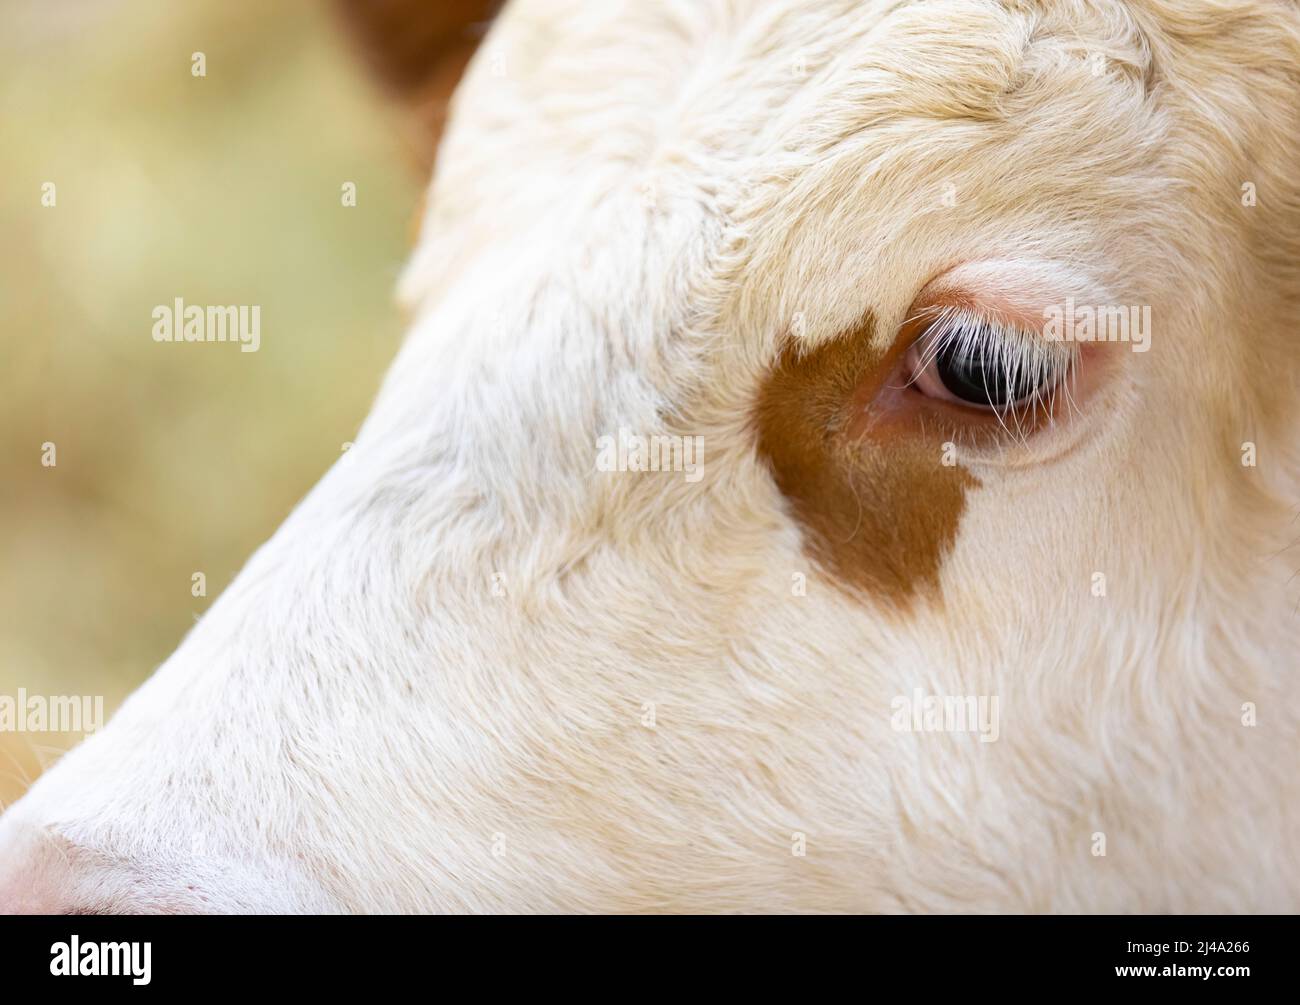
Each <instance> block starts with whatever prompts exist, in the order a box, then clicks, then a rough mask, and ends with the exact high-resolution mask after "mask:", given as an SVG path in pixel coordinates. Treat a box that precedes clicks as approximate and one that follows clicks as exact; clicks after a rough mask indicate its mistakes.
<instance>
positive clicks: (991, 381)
mask: <svg viewBox="0 0 1300 1005" xmlns="http://www.w3.org/2000/svg"><path fill="white" fill-rule="evenodd" d="M983 341H984V340H982V339H981V340H975V341H974V344H973V345H972V344H971V341H970V340H967V339H964V338H963V339H960V340H959V342H961V343H965V344H964V345H958V344H954V343H949V344H948V345H946V346H944V347H943V348H942V349H940V350H939V353H938V355H936V356H935V359H934V365H935V369H936V371H937V372H938V374H939V379H940V380H942V381H943V386H944V387H946V388H947V389H948V390H949V391H951V392H952V393H953V394H955V395H956V396H957V397H958V398H960V399H961V400H962V401H969V402H970V403H971V404H973V405H992V406H993V407H994V408H1000V407H1003V406H1006V405H1010V404H1012V403H1014V402H1017V401H1020V400H1021V399H1022V398H1028V397H1029V396H1030V395H1031V394H1033V393H1034V389H1035V388H1034V382H1033V376H1032V375H1031V374H1024V375H1023V376H1018V377H1017V379H1016V380H1015V382H1014V383H1012V384H1010V385H1009V384H1008V382H1007V375H1006V372H1005V370H1004V368H1003V364H1002V361H1001V360H999V359H998V358H997V356H998V354H997V352H996V350H995V349H994V348H993V347H992V346H988V345H984V344H982V343H983Z"/></svg>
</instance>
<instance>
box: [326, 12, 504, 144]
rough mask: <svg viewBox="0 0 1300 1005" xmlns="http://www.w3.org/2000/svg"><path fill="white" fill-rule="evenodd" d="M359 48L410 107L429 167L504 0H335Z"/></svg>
mask: <svg viewBox="0 0 1300 1005" xmlns="http://www.w3.org/2000/svg"><path fill="white" fill-rule="evenodd" d="M334 6H335V8H336V9H337V10H338V11H339V13H340V15H341V18H342V21H343V24H344V27H345V29H346V31H347V34H348V35H349V37H350V38H351V39H352V40H353V43H354V45H355V48H356V49H357V51H358V52H359V53H360V55H361V57H362V59H363V60H364V61H365V63H366V64H367V65H368V66H369V68H370V70H371V72H372V74H373V75H374V76H375V77H376V79H377V80H378V81H379V83H380V84H381V85H382V86H383V87H384V89H385V90H386V91H388V92H389V93H390V94H391V95H392V96H393V97H394V98H396V99H397V100H398V101H400V102H401V103H402V104H403V105H404V106H406V108H407V109H409V111H410V117H409V121H410V138H409V143H410V146H411V148H412V151H413V152H414V154H415V155H416V157H418V158H419V160H420V161H421V164H422V166H425V167H428V166H430V165H431V164H432V162H433V154H434V151H435V150H436V149H437V145H438V137H439V136H440V135H441V133H442V129H443V126H444V124H445V123H446V117H447V103H448V101H450V99H451V93H452V91H453V90H455V88H456V84H457V83H458V82H459V81H460V77H461V74H462V73H463V72H464V70H465V65H466V64H467V63H468V62H469V58H470V56H472V55H473V54H474V50H475V49H476V48H477V47H478V44H479V42H480V40H481V39H482V38H483V35H484V34H485V33H486V32H487V29H488V25H489V24H490V23H491V21H492V18H493V16H494V15H495V14H496V11H497V8H498V7H500V6H501V0H334Z"/></svg>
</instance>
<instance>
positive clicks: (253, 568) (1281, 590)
mask: <svg viewBox="0 0 1300 1005" xmlns="http://www.w3.org/2000/svg"><path fill="white" fill-rule="evenodd" d="M398 6H401V5H398ZM397 35H398V36H399V37H400V36H401V33H400V32H398V33H397ZM1298 88H1300V15H1298V14H1297V11H1296V8H1295V7H1294V6H1293V5H1290V4H1287V3H1283V2H1280V0H1234V2H1223V3H1217V4H1214V5H1207V4H1204V3H1199V2H1191V0H1132V2H1118V0H1092V2H1085V0H1042V2H1031V0H1005V2H1001V3H990V2H984V0H980V2H976V0H934V2H925V3H922V2H915V3H898V2H894V0H890V2H884V0H881V2H868V0H844V2H821V3H816V4H808V3H797V2H794V0H746V2H728V3H722V2H717V3H713V2H708V3H698V4H658V3H655V4H650V3H628V4H607V3H597V2H579V0H570V2H559V0H549V2H541V0H519V2H515V3H512V4H510V5H508V6H507V8H506V9H505V10H504V12H503V13H502V14H501V15H500V16H499V17H498V19H497V20H496V22H495V23H494V25H493V27H492V29H491V31H490V32H489V33H488V35H487V37H486V38H485V39H484V40H483V42H482V44H481V45H480V47H479V48H478V51H477V53H476V55H475V56H474V59H473V61H472V63H471V65H470V68H469V70H468V72H467V76H466V77H465V79H464V81H463V82H462V84H461V85H460V87H459V90H458V92H457V95H456V97H455V100H454V104H453V106H452V111H451V116H450V124H449V126H448V129H447V132H446V134H445V136H444V138H443V141H442V146H441V149H440V152H439V155H438V163H437V168H436V170H435V172H434V175H433V181H432V185H431V188H430V193H429V204H428V209H427V212H426V216H425V219H424V224H423V228H422V236H421V238H420V241H419V244H418V247H417V248H416V249H415V251H414V254H413V257H412V260H411V263H410V266H409V268H408V270H407V272H406V275H405V277H404V280H403V283H402V289H401V292H402V296H403V298H404V300H405V301H406V303H407V304H408V305H409V306H410V307H411V310H412V316H413V323H412V326H411V329H410V333H409V336H408V338H407V340H406V342H405V344H404V347H403V348H402V351H401V353H400V355H399V356H398V358H397V360H396V362H395V363H394V365H393V367H392V370H391V372H390V374H389V376H388V378H387V381H386V383H385V385H384V387H383V390H382V392H381V394H380V395H379V398H378V400H377V401H376V403H375V406H374V409H373V411H372V413H371V415H370V416H369V418H368V420H367V422H366V424H365V426H364V428H363V430H362V431H361V433H360V435H359V437H358V439H357V440H356V443H355V446H354V447H353V448H352V449H351V450H350V451H348V452H347V453H346V454H345V455H344V456H343V458H342V459H341V460H340V461H339V462H338V463H337V464H336V465H335V467H334V468H333V469H332V470H331V471H330V472H329V473H328V474H327V475H326V476H325V477H324V479H323V480H322V481H321V482H320V484H319V485H318V486H317V487H316V489H315V490H314V491H313V492H312V493H311V494H310V495H309V496H308V497H307V498H306V499H305V500H304V501H303V502H302V504H301V505H300V506H299V508H298V509H297V510H296V511H295V512H294V513H293V515H292V516H291V517H290V518H289V520H288V521H287V522H286V523H285V524H284V526H283V527H282V528H281V529H280V530H279V531H278V532H277V533H276V535H275V536H274V537H273V538H272V539H271V540H270V541H269V542H268V543H267V544H266V545H265V546H264V547H263V548H262V549H261V550H260V551H259V552H258V553H257V554H256V555H255V556H254V557H253V558H252V559H251V561H250V562H249V564H248V566H247V567H246V568H245V569H244V570H243V572H242V573H241V574H240V576H239V577H238V579H237V580H236V582H235V583H234V584H233V585H232V586H231V587H230V588H229V589H228V590H227V591H226V593H225V594H224V595H223V596H222V597H221V598H220V599H219V600H218V601H217V602H216V603H215V604H214V605H213V607H212V608H211V610H210V611H209V612H208V614H207V615H206V616H205V617H204V618H203V619H202V621H201V622H200V623H199V624H198V625H196V626H195V628H194V629H193V631H191V632H190V634H189V635H188V637H187V638H186V639H185V640H184V641H183V642H182V644H181V645H180V647H179V648H178V649H177V651H176V653H175V654H174V655H173V656H172V657H171V658H170V659H169V660H168V661H167V662H166V663H165V664H164V665H163V666H162V667H161V668H160V669H159V670H158V671H157V673H155V674H154V676H153V677H152V679H150V680H149V682H148V683H147V684H145V685H144V686H143V687H142V688H141V689H140V690H139V691H138V692H137V693H136V694H135V695H134V696H133V697H132V698H131V699H129V700H128V701H127V702H126V704H125V705H124V706H123V707H122V708H121V709H120V711H119V712H118V713H117V714H116V716H115V717H114V719H113V721H112V722H111V724H110V725H109V727H108V728H107V729H106V730H104V731H103V732H101V733H98V734H96V735H94V736H92V737H91V738H90V739H89V740H88V741H87V742H85V743H83V744H82V745H81V746H80V747H78V748H77V749H76V750H75V751H73V752H72V753H71V754H69V755H68V756H67V757H66V758H64V759H63V761H61V762H60V763H59V765H58V766H57V767H56V768H55V769H54V770H52V771H50V772H49V773H48V774H47V775H46V776H45V777H43V778H42V779H41V780H40V781H39V782H38V784H37V785H36V786H35V787H34V788H33V789H32V791H31V792H30V793H29V794H28V795H27V796H26V797H25V798H24V799H23V800H21V801H20V802H19V803H18V804H16V805H15V806H14V807H13V808H12V809H11V810H10V811H9V812H8V813H7V814H6V815H5V817H4V818H3V822H2V823H0V844H2V845H3V848H4V850H3V852H0V903H3V904H4V905H6V906H9V907H11V908H13V907H16V908H17V909H39V910H51V911H106V910H107V911H134V910H182V911H188V910H199V911H203V910H216V911H221V910H320V911H419V910H476V911H490V910H908V911H927V910H963V909H966V910H969V909H979V910H1103V909H1104V910H1122V909H1148V910H1174V911H1178V910H1194V909H1195V910H1233V909H1238V910H1239V909H1251V908H1283V909H1294V908H1295V907H1296V905H1297V903H1300V861H1297V858H1296V852H1295V849H1296V847H1297V841H1296V838H1297V836H1298V835H1300V817H1298V816H1297V814H1298V813H1300V809H1298V808H1297V807H1300V803H1298V802H1297V800H1296V799H1295V796H1296V795H1297V784H1298V783H1297V782H1296V781H1295V778H1294V770H1293V769H1294V765H1295V759H1296V756H1297V753H1298V752H1300V711H1298V710H1297V708H1296V704H1295V702H1294V701H1293V700H1292V699H1291V698H1290V697H1289V693H1290V692H1289V687H1288V685H1289V683H1290V682H1289V680H1288V678H1289V676H1290V675H1291V674H1292V673H1294V669H1295V666H1294V664H1295V654H1296V652H1297V651H1300V645H1298V643H1300V618H1297V616H1296V613H1295V611H1296V604H1297V592H1296V581H1295V577H1294V572H1295V568H1296V558H1295V556H1296V552H1295V551H1294V550H1291V551H1287V550H1286V549H1287V547H1288V546H1289V545H1291V544H1293V543H1294V540H1295V536H1296V524H1295V518H1294V513H1295V510H1294V506H1295V503H1296V500H1297V498H1298V496H1297V488H1298V487H1300V485H1298V482H1300V458H1298V457H1297V435H1296V434H1297V429H1298V428H1300V415H1298V412H1297V399H1296V390H1297V378H1298V375H1300V353H1297V342H1296V331H1295V326H1296V321H1295V319H1296V317H1297V315H1298V309H1300V271H1298V268H1297V263H1298V262H1300V180H1298V179H1297V173H1296V165H1297V163H1300V110H1298V108H1297V104H1296V101H1295V96H1296V93H1297V90H1298Z"/></svg>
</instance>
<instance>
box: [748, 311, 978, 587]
mask: <svg viewBox="0 0 1300 1005" xmlns="http://www.w3.org/2000/svg"><path fill="white" fill-rule="evenodd" d="M873 329H874V321H873V319H872V318H871V317H870V316H868V317H867V318H866V319H865V320H864V321H863V323H862V324H860V325H858V326H857V327H856V328H854V329H851V330H849V331H846V332H844V333H843V334H841V335H838V336H836V337H835V338H833V339H831V340H829V341H828V342H825V343H823V344H822V345H819V346H817V347H816V348H814V349H812V350H811V351H809V352H801V351H800V349H801V347H800V346H799V345H798V343H797V342H792V343H790V344H788V345H787V346H786V347H785V348H784V350H783V351H782V353H781V355H780V357H779V358H778V359H777V361H776V364H775V366H774V367H773V369H772V372H771V373H770V374H769V375H768V377H767V378H766V379H765V380H764V382H763V386H762V388H761V389H760V391H759V396H758V404H757V408H756V412H755V420H756V426H757V432H758V448H759V452H760V454H761V455H762V456H763V457H764V458H765V459H766V460H767V462H768V464H769V465H770V467H771V469H772V473H773V476H774V477H775V479H776V484H777V487H778V488H779V489H780V490H781V492H782V494H783V495H784V496H785V497H786V498H787V499H788V500H789V501H790V505H791V508H792V510H793V513H794V516H795V519H796V520H798V521H799V523H800V525H801V526H802V528H803V531H804V538H805V542H806V547H807V549H808V551H809V552H810V554H811V555H812V557H813V558H814V559H816V560H817V561H818V562H819V563H820V564H821V565H823V566H824V567H826V568H827V569H828V570H830V571H831V572H832V573H834V574H835V575H836V576H837V577H838V578H839V579H840V581H841V582H842V583H843V584H844V585H845V586H846V587H848V588H849V589H850V590H857V591H862V592H865V593H867V594H870V595H871V596H873V597H875V598H878V599H883V600H885V601H887V602H889V603H891V604H893V605H895V606H897V607H900V608H906V607H907V606H908V605H909V604H910V603H911V601H912V600H913V598H915V597H916V596H918V595H923V594H935V593H937V590H938V583H939V571H940V568H941V567H942V563H943V559H944V557H945V555H946V554H947V553H948V551H949V549H950V548H951V546H952V543H953V540H954V539H955V538H956V536H957V525H958V523H959V521H960V519H961V513H962V509H963V508H964V506H965V496H966V490H967V488H969V487H971V486H973V485H976V484H978V483H977V482H976V480H975V478H974V477H973V476H971V475H970V473H969V472H967V471H966V470H965V469H964V468H962V467H960V466H958V465H953V466H950V467H949V466H945V465H944V464H943V463H942V460H943V444H942V441H941V440H940V439H938V438H937V437H926V436H923V435H911V434H909V435H903V434H900V435H897V436H891V437H883V438H877V437H872V438H868V439H855V438H853V437H852V436H850V435H849V428H850V425H851V423H852V420H853V418H854V413H855V408H856V407H860V405H857V406H855V401H856V402H861V401H862V397H863V395H862V390H863V387H864V386H869V385H871V384H873V383H874V384H876V385H879V384H880V383H881V382H883V381H884V379H885V377H886V376H887V375H888V374H889V372H890V371H891V370H892V368H893V364H894V363H895V362H896V357H897V356H898V354H899V352H900V351H901V349H902V348H903V347H901V346H900V347H896V348H895V349H893V350H891V351H890V352H888V353H882V352H880V351H878V350H876V349H873V347H872V337H871V336H872V331H873Z"/></svg>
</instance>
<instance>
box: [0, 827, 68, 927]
mask: <svg viewBox="0 0 1300 1005" xmlns="http://www.w3.org/2000/svg"><path fill="white" fill-rule="evenodd" d="M72 858H73V856H72V846H71V845H70V844H68V842H66V841H64V840H63V839H61V838H59V837H56V836H54V835H52V834H49V833H48V832H41V831H39V830H37V829H35V828H33V827H31V826H28V825H23V824H19V823H17V822H6V823H5V824H3V825H0V914H65V913H67V912H68V911H69V910H71V909H72V904H71V900H70V895H71V892H72V876H73V865H72Z"/></svg>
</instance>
